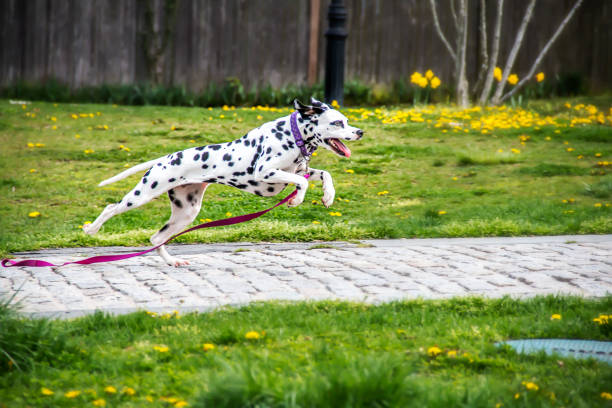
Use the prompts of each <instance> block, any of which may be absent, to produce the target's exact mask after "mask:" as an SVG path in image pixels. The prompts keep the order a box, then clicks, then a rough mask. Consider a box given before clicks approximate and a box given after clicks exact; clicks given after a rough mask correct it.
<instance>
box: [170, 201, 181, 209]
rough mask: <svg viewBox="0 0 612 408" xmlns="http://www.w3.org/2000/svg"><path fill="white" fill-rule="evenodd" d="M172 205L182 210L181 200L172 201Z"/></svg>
mask: <svg viewBox="0 0 612 408" xmlns="http://www.w3.org/2000/svg"><path fill="white" fill-rule="evenodd" d="M172 203H173V204H174V205H176V206H177V207H178V208H183V203H181V200H174V201H173V202H172Z"/></svg>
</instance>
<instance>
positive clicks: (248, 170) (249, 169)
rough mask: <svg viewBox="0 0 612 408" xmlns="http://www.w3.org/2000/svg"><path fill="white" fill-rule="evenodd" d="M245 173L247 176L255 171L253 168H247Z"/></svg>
mask: <svg viewBox="0 0 612 408" xmlns="http://www.w3.org/2000/svg"><path fill="white" fill-rule="evenodd" d="M246 171H247V173H249V174H253V172H254V171H255V169H254V168H253V167H247V170H246Z"/></svg>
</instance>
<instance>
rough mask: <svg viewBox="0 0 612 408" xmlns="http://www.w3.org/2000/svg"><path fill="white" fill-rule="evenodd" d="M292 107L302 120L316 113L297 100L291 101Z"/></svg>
mask: <svg viewBox="0 0 612 408" xmlns="http://www.w3.org/2000/svg"><path fill="white" fill-rule="evenodd" d="M293 106H294V107H295V110H297V111H298V112H299V113H300V115H302V118H304V119H306V118H307V117H308V116H312V115H314V114H315V113H316V112H315V110H314V108H313V107H312V106H308V105H304V104H303V103H302V102H300V101H299V100H298V99H297V98H296V99H294V100H293Z"/></svg>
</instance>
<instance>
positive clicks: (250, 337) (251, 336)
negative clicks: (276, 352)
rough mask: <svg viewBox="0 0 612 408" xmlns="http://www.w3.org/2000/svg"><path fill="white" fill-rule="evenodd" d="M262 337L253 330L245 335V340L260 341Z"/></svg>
mask: <svg viewBox="0 0 612 408" xmlns="http://www.w3.org/2000/svg"><path fill="white" fill-rule="evenodd" d="M260 337H261V335H260V334H259V333H257V332H256V331H253V330H252V331H250V332H247V333H246V334H245V335H244V338H245V339H247V340H258V339H259V338H260Z"/></svg>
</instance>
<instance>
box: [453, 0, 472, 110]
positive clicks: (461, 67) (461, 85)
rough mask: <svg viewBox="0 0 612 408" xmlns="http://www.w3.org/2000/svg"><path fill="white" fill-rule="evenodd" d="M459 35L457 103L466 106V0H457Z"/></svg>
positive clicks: (467, 100)
mask: <svg viewBox="0 0 612 408" xmlns="http://www.w3.org/2000/svg"><path fill="white" fill-rule="evenodd" d="M459 27H460V31H459V34H460V35H459V36H458V38H457V57H458V61H457V62H456V63H455V65H456V66H457V104H458V105H460V106H462V107H467V106H468V105H469V102H470V98H469V85H468V80H467V76H466V55H467V37H468V9H467V0H459Z"/></svg>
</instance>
